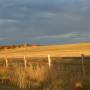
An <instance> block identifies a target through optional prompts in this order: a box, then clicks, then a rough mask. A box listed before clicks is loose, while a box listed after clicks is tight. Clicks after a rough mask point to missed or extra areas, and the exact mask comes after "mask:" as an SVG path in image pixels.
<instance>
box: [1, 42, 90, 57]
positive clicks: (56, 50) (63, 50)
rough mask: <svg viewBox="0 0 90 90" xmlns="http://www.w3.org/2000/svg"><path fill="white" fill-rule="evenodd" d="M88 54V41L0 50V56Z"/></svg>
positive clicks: (89, 51) (89, 53)
mask: <svg viewBox="0 0 90 90" xmlns="http://www.w3.org/2000/svg"><path fill="white" fill-rule="evenodd" d="M82 53H83V54H85V55H90V43H79V44H65V45H48V46H37V47H26V48H15V49H6V50H3V51H1V52H0V57H6V56H7V57H23V56H24V55H26V56H30V57H33V56H34V57H35V56H41V57H42V56H44V57H45V56H47V54H50V55H51V56H60V57H67V56H71V57H72V56H80V55H81V54H82Z"/></svg>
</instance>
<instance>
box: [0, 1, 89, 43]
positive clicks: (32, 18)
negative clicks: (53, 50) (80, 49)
mask: <svg viewBox="0 0 90 90" xmlns="http://www.w3.org/2000/svg"><path fill="white" fill-rule="evenodd" d="M84 41H90V0H0V44H17V43H23V42H26V43H39V44H56V43H74V42H84Z"/></svg>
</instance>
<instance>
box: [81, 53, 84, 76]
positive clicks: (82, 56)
mask: <svg viewBox="0 0 90 90" xmlns="http://www.w3.org/2000/svg"><path fill="white" fill-rule="evenodd" d="M81 58H82V72H83V76H85V67H84V54H81Z"/></svg>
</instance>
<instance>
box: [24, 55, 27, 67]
mask: <svg viewBox="0 0 90 90" xmlns="http://www.w3.org/2000/svg"><path fill="white" fill-rule="evenodd" d="M24 67H25V68H27V60H26V57H25V56H24Z"/></svg>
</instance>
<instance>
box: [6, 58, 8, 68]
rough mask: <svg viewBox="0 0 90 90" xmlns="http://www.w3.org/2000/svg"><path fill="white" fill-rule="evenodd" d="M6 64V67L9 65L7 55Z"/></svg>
mask: <svg viewBox="0 0 90 90" xmlns="http://www.w3.org/2000/svg"><path fill="white" fill-rule="evenodd" d="M5 65H6V68H7V67H8V59H7V58H6V57H5Z"/></svg>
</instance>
